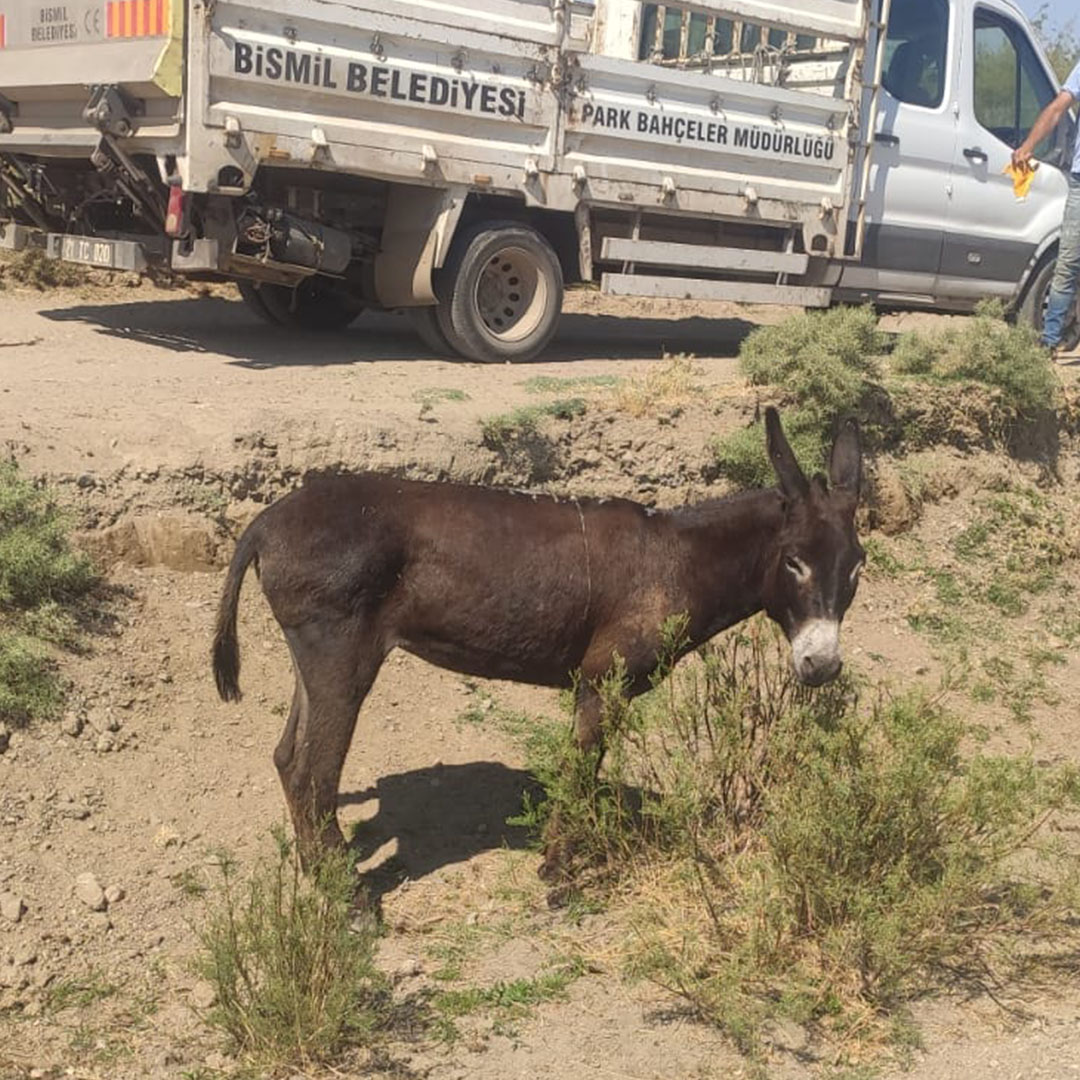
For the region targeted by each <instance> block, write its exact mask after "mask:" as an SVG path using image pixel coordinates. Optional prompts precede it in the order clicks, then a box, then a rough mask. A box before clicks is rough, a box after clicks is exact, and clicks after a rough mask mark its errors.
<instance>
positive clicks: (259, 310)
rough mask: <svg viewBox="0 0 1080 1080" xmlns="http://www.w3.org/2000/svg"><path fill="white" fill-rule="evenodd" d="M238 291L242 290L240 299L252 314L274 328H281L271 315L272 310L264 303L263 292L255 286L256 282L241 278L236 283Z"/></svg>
mask: <svg viewBox="0 0 1080 1080" xmlns="http://www.w3.org/2000/svg"><path fill="white" fill-rule="evenodd" d="M236 287H237V289H239V290H240V298H241V299H242V300H243V301H244V303H245V304H247V306H248V307H249V308H250V309H251V311H252V313H253V314H255V315H257V316H258V317H259V318H260V319H261V320H262V321H263V322H266V323H270V324H271V325H273V326H280V325H281V324H280V323H279V322H278V321H277V319H275V318H274V316H273V315H271V314H270V310H269V309H268V308H267V306H266V304H264V303H263V298H262V290H261V289H260V288H259V287H258V286H257V285H256V284H255V282H254V281H248V280H247V279H246V278H241V279H240V280H239V281H237V283H236Z"/></svg>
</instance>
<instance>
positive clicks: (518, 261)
mask: <svg viewBox="0 0 1080 1080" xmlns="http://www.w3.org/2000/svg"><path fill="white" fill-rule="evenodd" d="M440 285H441V286H442V287H441V288H440V290H439V291H440V294H441V295H442V302H441V303H440V304H439V305H438V307H437V309H436V312H437V318H438V321H439V325H440V327H441V328H442V331H443V334H444V336H445V337H446V339H447V342H448V343H449V345H450V346H451V348H453V349H454V351H455V352H458V353H460V354H461V355H462V356H464V357H465V358H466V359H468V360H477V361H479V362H480V363H484V364H496V363H502V362H506V361H514V360H517V361H525V360H531V359H532V358H533V357H534V356H536V355H537V354H538V353H540V352H541V351H542V350H543V349H544V348H545V346H546V345H547V344H548V342H549V341H551V338H552V335H553V334H554V333H555V330H556V327H557V326H558V324H559V316H560V314H562V301H563V276H562V267H561V266H560V265H559V257H558V256H557V255H556V254H555V251H554V250H553V249H552V247H551V245H550V244H549V243H548V242H547V240H546V239H544V237H543V236H541V235H540V233H538V232H537V231H536V230H535V229H533V228H531V227H530V226H528V225H522V224H519V223H518V222H514V221H503V222H488V223H486V224H484V225H481V226H477V227H476V228H474V229H471V230H469V231H467V232H465V233H464V234H463V235H462V236H461V237H459V238H458V239H457V240H456V241H455V243H454V247H453V249H452V250H451V253H450V258H449V259H448V260H447V265H446V267H444V269H443V271H442V273H441V274H440Z"/></svg>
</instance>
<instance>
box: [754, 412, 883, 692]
mask: <svg viewBox="0 0 1080 1080" xmlns="http://www.w3.org/2000/svg"><path fill="white" fill-rule="evenodd" d="M765 431H766V435H767V445H768V450H769V459H770V460H771V461H772V464H773V468H774V469H775V470H776V476H777V479H778V480H779V481H780V494H781V497H782V499H783V514H784V519H783V524H782V525H781V528H780V532H779V535H778V537H777V542H776V547H775V549H774V550H773V552H772V555H771V559H770V565H769V568H768V571H767V573H766V578H765V610H766V611H767V612H768V614H769V615H770V617H771V618H773V619H775V620H776V622H778V623H779V624H780V626H781V627H782V628H783V630H784V633H785V634H787V638H788V641H790V642H791V657H792V663H793V664H794V667H795V674H796V675H797V676H798V677H799V679H800V680H801V681H802V682H804V683H807V684H809V685H810V686H820V685H821V684H822V683H826V682H829V681H830V680H831V679H834V678H836V676H837V675H838V674H839V673H840V667H841V661H840V623H841V621H842V620H843V618H844V613H845V612H846V611H847V609H848V607H849V605H850V604H851V601H852V598H853V597H854V596H855V587H856V586H857V585H858V583H859V572H860V571H861V570H862V566H863V563H864V562H865V560H866V553H865V552H864V551H863V549H862V547H860V545H859V540H858V537H857V536H856V535H855V507H856V505H857V504H858V501H859V482H860V479H861V475H862V450H861V447H860V441H859V426H858V424H857V423H856V422H855V421H854V420H847V421H845V422H844V423H843V424H842V425H841V427H840V431H839V434H838V435H837V437H836V441H835V442H834V443H833V447H832V453H831V455H830V458H829V477H828V480H826V478H825V477H824V476H822V475H820V474H819V475H817V476H815V477H814V478H813V479H812V480H807V478H806V475H805V474H804V473H803V471H802V469H801V468H800V467H799V463H798V461H796V460H795V455H794V454H793V453H792V451H791V447H790V445H789V444H788V441H787V438H786V437H785V436H784V432H783V430H782V429H781V427H780V418H779V417H778V416H777V414H776V410H775V409H772V408H770V409H767V410H766V411H765Z"/></svg>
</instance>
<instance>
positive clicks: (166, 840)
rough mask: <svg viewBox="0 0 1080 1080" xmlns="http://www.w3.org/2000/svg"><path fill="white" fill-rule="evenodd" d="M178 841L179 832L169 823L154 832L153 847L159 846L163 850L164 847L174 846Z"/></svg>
mask: <svg viewBox="0 0 1080 1080" xmlns="http://www.w3.org/2000/svg"><path fill="white" fill-rule="evenodd" d="M179 843H180V834H179V833H178V832H177V831H176V830H175V829H174V828H173V827H172V826H171V825H162V826H161V827H160V828H159V829H158V831H157V832H156V833H154V847H156V848H161V849H162V850H163V851H164V849H165V848H170V847H174V846H175V845H177V844H179Z"/></svg>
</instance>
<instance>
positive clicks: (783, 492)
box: [213, 409, 864, 856]
mask: <svg viewBox="0 0 1080 1080" xmlns="http://www.w3.org/2000/svg"><path fill="white" fill-rule="evenodd" d="M765 423H766V430H767V442H768V450H769V456H770V458H771V460H772V463H773V466H774V468H775V470H776V475H777V477H778V479H779V482H780V483H779V488H778V489H777V488H774V489H771V490H768V491H755V492H751V493H747V494H743V495H736V496H734V497H731V498H727V499H715V500H710V501H707V502H703V503H699V504H698V505H695V506H687V507H683V508H681V509H678V510H671V511H658V510H651V509H648V508H646V507H644V506H641V505H639V504H637V503H634V502H629V501H627V500H625V499H556V498H552V497H550V496H545V495H529V494H521V493H516V492H510V491H498V490H493V489H490V488H484V487H467V486H461V485H457V484H430V483H415V482H412V481H407V480H398V479H395V478H394V477H391V476H382V475H377V474H373V473H362V474H358V475H354V476H323V477H319V478H317V479H313V480H311V481H309V482H308V483H307V484H306V485H305V486H304V487H303V488H301V489H300V490H298V491H295V492H293V493H292V494H290V495H287V496H286V497H285V498H283V499H282V500H281V501H280V502H277V503H275V504H274V505H273V506H271V507H269V508H268V509H266V510H265V511H263V513H261V514H260V515H259V516H258V517H257V518H256V519H255V520H254V521H253V522H252V523H251V525H250V526H249V527H248V528H247V530H246V531H245V532H244V534H243V536H241V537H240V540H239V543H238V544H237V547H236V553H235V555H234V556H233V560H232V565H231V566H230V567H229V572H228V576H227V578H226V580H225V588H224V593H223V595H222V598H221V606H220V609H219V611H218V618H217V630H216V633H215V635H214V646H213V662H214V676H215V678H216V680H217V686H218V692H219V693H220V694H221V696H222V698H223V699H224V700H226V701H233V700H236V699H237V698H239V696H240V687H239V682H238V676H239V672H240V655H239V648H238V645H237V639H236V608H237V601H238V599H239V594H240V586H241V583H242V581H243V578H244V573H245V571H246V570H247V567H248V565H249V564H250V563H252V562H255V563H256V565H257V567H258V569H259V571H260V576H261V581H262V589H263V593H264V595H265V596H266V598H267V600H268V601H269V603H270V607H271V609H272V610H273V613H274V617H275V618H276V619H277V621H278V622H279V623H280V624H281V628H282V630H283V631H284V633H285V639H286V640H287V641H288V644H289V649H290V650H291V652H292V659H293V666H294V669H295V674H296V686H295V689H294V691H293V700H292V708H291V710H290V712H289V718H288V721H287V723H286V725H285V732H284V734H283V735H282V737H281V741H280V742H279V743H278V745H277V748H276V749H275V751H274V764H275V765H276V766H277V769H278V774H279V775H280V777H281V783H282V786H283V787H284V789H285V798H286V800H287V801H288V804H289V811H290V813H291V814H292V819H293V825H294V827H295V829H296V833H297V838H298V840H299V842H300V846H301V851H302V852H304V853H306V854H307V855H308V856H310V855H311V854H313V853H314V852H315V851H317V849H318V845H319V844H320V843H322V844H327V845H339V844H342V843H343V838H342V835H341V830H340V829H339V828H338V824H337V816H336V809H337V795H338V782H339V779H340V776H341V769H342V765H343V764H344V761H345V755H346V753H347V752H348V749H349V743H350V741H351V739H352V734H353V728H354V726H355V724H356V716H357V713H358V711H359V709H360V705H361V703H362V702H363V700H364V698H365V696H366V695H367V692H368V690H369V689H370V688H371V685H372V683H373V682H374V680H375V676H376V674H377V673H378V671H379V668H380V666H381V665H382V663H383V661H384V660H385V659H386V656H387V654H388V653H389V652H390V650H391V649H393V648H395V647H399V648H402V649H405V650H406V651H408V652H411V653H413V654H414V655H416V656H420V657H423V658H424V659H425V660H429V661H430V662H431V663H433V664H438V665H439V666H440V667H444V668H449V669H450V670H452V671H460V672H464V673H466V674H469V675H478V676H483V677H486V678H496V679H515V680H518V681H521V682H529V683H537V684H540V685H543V686H556V687H568V686H571V685H572V684H573V682H574V680H575V675H576V673H578V672H580V675H581V678H580V680H579V682H578V685H579V692H578V701H577V719H576V728H575V730H576V736H577V742H578V743H579V745H580V746H581V747H582V748H589V747H594V746H596V745H597V743H598V742H599V740H600V738H601V731H600V702H599V699H598V695H597V692H596V689H595V685H594V684H595V682H596V681H597V680H598V679H600V678H601V677H602V676H603V675H605V674H606V673H607V672H608V670H609V669H610V667H611V664H612V657H613V655H614V654H615V653H616V652H617V653H619V655H620V656H622V657H623V658H624V659H625V661H626V670H627V674H628V677H629V687H630V693H631V694H639V693H641V692H642V691H644V690H646V689H648V687H649V675H650V673H651V672H652V671H653V670H654V669H655V668H656V666H657V663H658V654H659V651H660V647H661V627H662V624H663V623H664V621H665V620H666V619H667V618H668V617H669V616H672V615H678V614H684V613H685V614H686V615H687V616H688V617H689V623H688V628H687V640H686V649H685V651H687V652H688V651H690V650H691V649H693V648H696V647H697V646H698V645H700V644H702V643H703V642H705V641H707V640H708V639H709V638H711V637H712V636H713V635H714V634H716V633H717V632H718V631H720V630H723V629H724V628H725V627H728V626H731V625H733V624H734V623H737V622H739V621H740V620H742V619H745V618H746V617H747V616H749V615H752V614H753V613H754V612H756V611H760V610H761V609H762V608H764V609H765V611H767V612H768V614H769V615H770V616H771V617H772V618H773V619H775V620H776V622H778V623H779V624H780V626H781V627H783V630H784V632H785V634H786V635H787V637H788V639H789V641H790V642H791V648H792V657H793V662H794V666H795V671H796V673H797V674H798V676H799V678H800V679H802V681H803V682H806V683H810V684H812V685H817V684H820V683H824V682H826V681H828V680H829V679H832V678H834V677H835V676H836V674H837V673H838V672H839V670H840V648H839V630H840V621H841V619H842V618H843V616H844V613H845V612H846V611H847V608H848V605H849V604H850V603H851V599H852V596H853V595H854V593H855V586H856V584H857V581H858V576H859V570H860V568H861V567H862V564H863V558H864V555H863V551H862V549H861V548H860V546H859V542H858V539H857V538H856V535H855V526H854V515H855V505H856V502H857V499H858V489H859V481H860V473H861V452H860V446H859V432H858V427H857V426H856V424H855V423H854V422H853V421H849V422H848V423H846V424H844V425H843V427H842V428H841V431H840V434H839V436H838V437H837V439H836V442H835V443H834V445H833V448H832V455H831V461H830V469H829V472H830V481H831V483H830V482H827V481H826V479H825V477H823V476H816V477H814V479H813V480H807V478H806V477H805V476H804V475H803V472H802V470H801V469H800V468H799V465H798V463H797V462H796V460H795V456H794V455H793V454H792V452H791V448H790V446H789V445H788V443H787V440H786V438H785V437H784V434H783V431H782V430H781V428H780V421H779V419H778V417H777V415H776V411H775V410H773V409H769V410H768V411H767V412H766V414H765Z"/></svg>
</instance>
